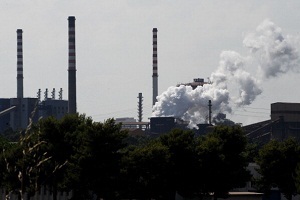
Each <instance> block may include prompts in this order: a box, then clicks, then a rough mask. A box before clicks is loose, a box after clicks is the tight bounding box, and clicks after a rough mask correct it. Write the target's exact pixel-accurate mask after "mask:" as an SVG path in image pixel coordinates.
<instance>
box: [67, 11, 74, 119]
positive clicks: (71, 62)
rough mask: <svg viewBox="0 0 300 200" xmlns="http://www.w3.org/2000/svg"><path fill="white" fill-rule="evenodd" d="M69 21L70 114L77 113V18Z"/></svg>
mask: <svg viewBox="0 0 300 200" xmlns="http://www.w3.org/2000/svg"><path fill="white" fill-rule="evenodd" d="M68 20H69V69H68V71H69V73H68V74H69V113H70V114H75V113H76V48H75V17H74V16H70V17H69V18H68Z"/></svg>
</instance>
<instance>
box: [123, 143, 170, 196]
mask: <svg viewBox="0 0 300 200" xmlns="http://www.w3.org/2000/svg"><path fill="white" fill-rule="evenodd" d="M122 175H123V181H122V184H123V186H124V187H123V192H122V197H123V198H129V199H133V198H134V199H136V198H138V199H151V198H155V199H172V198H170V197H169V190H170V185H169V183H170V182H169V177H170V176H171V171H170V154H169V151H168V148H167V147H166V146H164V145H162V144H161V143H160V142H159V141H157V140H152V141H150V142H149V143H147V144H145V145H142V146H135V147H131V149H129V150H128V151H127V153H126V154H125V155H124V157H123V174H122ZM173 198H174V195H173Z"/></svg>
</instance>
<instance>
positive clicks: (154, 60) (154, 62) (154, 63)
mask: <svg viewBox="0 0 300 200" xmlns="http://www.w3.org/2000/svg"><path fill="white" fill-rule="evenodd" d="M152 32H153V57H152V66H153V75H152V80H153V82H152V87H153V105H154V104H155V102H156V97H157V95H158V80H157V77H158V74H157V28H153V31H152Z"/></svg>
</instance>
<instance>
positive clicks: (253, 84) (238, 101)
mask: <svg viewBox="0 0 300 200" xmlns="http://www.w3.org/2000/svg"><path fill="white" fill-rule="evenodd" d="M243 43H244V46H245V47H247V48H249V49H250V52H249V55H247V57H243V56H241V55H240V54H239V53H237V52H234V51H223V52H222V53H221V55H220V61H219V66H218V68H217V69H216V70H215V71H214V72H213V73H212V74H211V76H210V80H211V81H212V83H210V84H204V85H203V86H198V87H197V88H196V89H194V90H193V89H192V87H191V86H184V85H181V86H179V87H169V88H168V89H167V91H165V92H163V93H162V94H161V95H159V96H158V97H157V100H158V101H157V102H156V104H155V105H154V107H153V113H152V116H153V117H163V116H174V117H179V118H182V119H183V120H187V121H189V123H190V127H196V124H199V123H203V122H205V121H207V116H208V100H211V102H212V113H213V114H218V113H226V112H227V113H230V112H231V111H232V109H233V107H240V106H245V105H250V104H251V103H252V102H253V101H254V100H255V99H256V97H257V96H258V95H260V94H261V93H262V88H260V86H259V83H260V82H261V78H266V79H267V78H271V77H276V76H278V75H279V74H284V73H287V72H288V71H290V70H296V67H298V66H299V52H298V49H297V45H298V42H297V39H296V38H293V37H291V36H287V37H286V38H285V37H284V36H283V34H282V32H281V29H280V28H279V27H278V26H276V25H275V24H274V23H273V22H271V21H270V20H265V21H263V22H262V23H261V24H260V25H259V26H258V27H257V29H256V31H255V32H253V33H250V34H248V35H247V36H246V37H245V39H244V41H243ZM249 60H251V61H252V62H251V63H253V61H254V63H258V66H256V67H257V72H258V74H255V75H251V74H250V73H249V72H248V71H246V67H249V65H251V63H249V62H248V61H249ZM256 77H257V78H256Z"/></svg>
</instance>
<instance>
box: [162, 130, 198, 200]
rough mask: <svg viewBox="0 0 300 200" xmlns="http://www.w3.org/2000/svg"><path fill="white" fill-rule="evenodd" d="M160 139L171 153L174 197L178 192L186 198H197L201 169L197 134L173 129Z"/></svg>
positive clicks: (171, 183) (171, 179) (170, 182)
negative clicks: (198, 157)
mask: <svg viewBox="0 0 300 200" xmlns="http://www.w3.org/2000/svg"><path fill="white" fill-rule="evenodd" d="M159 139H160V142H161V143H162V144H163V145H164V146H166V147H167V148H168V150H169V152H170V163H171V166H170V169H169V171H170V172H172V176H171V177H170V180H169V185H170V187H172V189H173V192H174V194H173V195H174V196H175V192H178V193H179V194H180V195H181V196H184V197H190V198H191V197H194V196H195V195H196V196H197V194H196V193H197V191H198V187H199V184H198V183H199V179H198V178H199V176H198V174H199V170H200V169H199V163H198V159H197V153H196V151H195V150H196V138H195V134H194V133H193V132H192V131H189V130H182V129H173V130H172V131H171V132H170V133H168V134H165V135H162V136H161V137H160V138H159Z"/></svg>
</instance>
